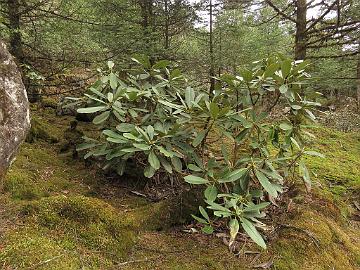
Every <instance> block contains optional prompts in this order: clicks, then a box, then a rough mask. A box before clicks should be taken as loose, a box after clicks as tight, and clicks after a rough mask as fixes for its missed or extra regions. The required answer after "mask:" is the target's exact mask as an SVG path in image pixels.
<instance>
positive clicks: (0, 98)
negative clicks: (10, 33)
mask: <svg viewBox="0 0 360 270" xmlns="http://www.w3.org/2000/svg"><path fill="white" fill-rule="evenodd" d="M29 128H30V112H29V104H28V99H27V95H26V90H25V87H24V84H23V82H22V80H21V74H20V72H19V70H18V68H17V66H16V64H15V62H14V59H13V57H12V56H11V55H10V53H9V52H8V50H7V48H6V46H5V44H4V43H3V42H2V41H1V40H0V187H1V183H2V181H1V179H2V178H3V177H4V175H5V173H6V170H7V169H8V167H9V166H10V164H11V162H12V161H13V160H14V158H15V155H16V152H17V150H18V148H19V145H20V144H21V142H22V141H23V140H24V139H25V137H26V134H27V132H28V130H29Z"/></svg>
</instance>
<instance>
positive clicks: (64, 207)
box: [23, 196, 135, 258]
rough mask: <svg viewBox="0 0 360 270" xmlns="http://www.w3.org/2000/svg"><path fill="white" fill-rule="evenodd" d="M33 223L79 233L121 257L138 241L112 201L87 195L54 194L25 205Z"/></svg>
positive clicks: (87, 241) (89, 245) (85, 241)
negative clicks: (107, 201)
mask: <svg viewBox="0 0 360 270" xmlns="http://www.w3.org/2000/svg"><path fill="white" fill-rule="evenodd" d="M23 213H24V214H25V215H26V216H27V217H28V218H30V220H31V222H32V223H35V224H38V225H40V226H42V227H45V228H48V229H51V230H54V233H59V232H60V233H66V234H68V236H69V237H77V238H78V240H79V241H80V243H81V244H83V245H84V246H86V247H87V248H89V249H98V250H102V251H104V252H106V253H109V254H112V255H113V256H115V258H122V257H124V255H125V254H126V253H127V252H128V250H129V248H130V247H131V246H132V245H133V244H134V242H135V231H134V230H133V226H132V224H131V222H130V220H128V219H127V217H126V216H125V214H124V213H119V212H116V211H115V209H114V208H113V207H111V206H110V205H109V204H107V203H105V202H103V201H101V200H98V199H94V198H88V197H84V196H74V197H65V196H55V197H51V198H44V199H41V200H39V201H36V202H33V203H30V204H28V205H26V206H25V207H24V209H23Z"/></svg>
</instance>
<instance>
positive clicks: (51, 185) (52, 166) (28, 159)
mask: <svg viewBox="0 0 360 270" xmlns="http://www.w3.org/2000/svg"><path fill="white" fill-rule="evenodd" d="M89 172H90V171H89V169H88V168H86V167H85V165H84V164H83V163H82V162H80V161H76V160H72V159H71V158H68V157H59V156H57V152H56V149H53V148H51V147H49V146H48V145H47V144H43V143H40V142H37V143H36V144H29V143H24V144H23V145H22V146H21V148H20V152H19V153H18V155H17V157H16V160H15V162H14V163H13V164H12V166H11V167H10V170H9V171H8V173H7V175H6V177H5V180H4V187H5V191H7V192H9V193H11V195H12V197H13V198H15V199H21V200H32V199H38V198H41V197H47V196H50V195H52V194H58V193H59V192H65V193H81V194H84V193H86V192H89V187H88V185H92V184H93V183H95V182H96V181H98V179H97V177H96V175H90V174H89Z"/></svg>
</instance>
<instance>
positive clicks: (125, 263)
mask: <svg viewBox="0 0 360 270" xmlns="http://www.w3.org/2000/svg"><path fill="white" fill-rule="evenodd" d="M161 257H162V256H157V257H152V258H145V259H140V260H132V261H126V262H121V263H118V264H116V265H114V268H115V269H116V268H118V267H121V266H125V265H128V264H131V263H140V262H147V261H154V260H157V259H159V258H161Z"/></svg>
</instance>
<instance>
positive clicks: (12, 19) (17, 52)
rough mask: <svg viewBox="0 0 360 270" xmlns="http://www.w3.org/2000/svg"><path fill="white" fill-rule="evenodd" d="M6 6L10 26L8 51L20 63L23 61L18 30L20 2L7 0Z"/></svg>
mask: <svg viewBox="0 0 360 270" xmlns="http://www.w3.org/2000/svg"><path fill="white" fill-rule="evenodd" d="M7 7H8V16H9V27H10V53H11V54H12V55H13V56H15V58H16V60H17V62H18V63H20V64H21V63H23V62H24V53H23V47H22V40H21V32H20V2H19V0H7Z"/></svg>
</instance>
